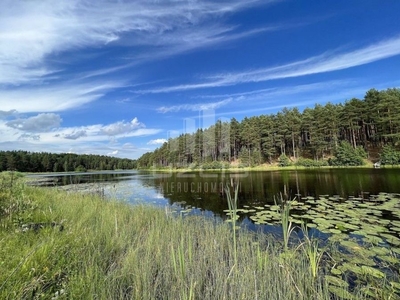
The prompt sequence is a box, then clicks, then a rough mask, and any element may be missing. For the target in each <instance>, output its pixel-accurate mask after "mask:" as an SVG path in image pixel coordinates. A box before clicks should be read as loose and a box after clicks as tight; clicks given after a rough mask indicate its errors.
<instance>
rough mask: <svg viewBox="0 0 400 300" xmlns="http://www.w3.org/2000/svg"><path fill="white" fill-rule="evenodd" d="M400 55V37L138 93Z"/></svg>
mask: <svg viewBox="0 0 400 300" xmlns="http://www.w3.org/2000/svg"><path fill="white" fill-rule="evenodd" d="M399 54H400V36H397V37H394V38H391V39H387V40H382V41H380V42H378V43H375V44H372V45H369V46H366V47H364V48H359V49H356V50H353V51H348V52H339V51H330V52H326V53H323V54H321V55H318V56H313V57H310V58H308V59H305V60H300V61H296V62H292V63H288V64H284V65H281V66H276V67H268V68H262V69H256V70H248V71H243V72H236V73H221V74H215V75H212V76H208V77H207V78H205V79H206V81H204V82H200V83H193V84H182V85H175V86H169V87H161V88H155V89H148V90H139V91H137V93H141V94H146V93H169V92H177V91H186V90H195V89H202V88H215V87H222V86H230V85H236V84H241V83H248V82H262V81H269V80H274V79H282V78H291V77H299V76H305V75H312V74H318V73H325V72H332V71H338V70H343V69H348V68H351V67H356V66H361V65H364V64H368V63H372V62H375V61H378V60H382V59H385V58H389V57H392V56H396V55H399Z"/></svg>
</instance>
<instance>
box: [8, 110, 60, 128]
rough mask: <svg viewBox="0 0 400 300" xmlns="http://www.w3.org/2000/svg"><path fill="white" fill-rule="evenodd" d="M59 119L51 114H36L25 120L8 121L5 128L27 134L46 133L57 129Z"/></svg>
mask: <svg viewBox="0 0 400 300" xmlns="http://www.w3.org/2000/svg"><path fill="white" fill-rule="evenodd" d="M61 121H62V119H61V117H60V116H59V115H57V114H53V113H45V114H38V115H37V116H34V117H30V118H27V119H16V120H12V121H8V122H7V123H6V125H7V126H9V127H11V128H14V129H18V130H21V131H28V132H46V131H50V130H52V129H55V128H58V127H59V126H60V124H61Z"/></svg>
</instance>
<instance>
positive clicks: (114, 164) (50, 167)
mask: <svg viewBox="0 0 400 300" xmlns="http://www.w3.org/2000/svg"><path fill="white" fill-rule="evenodd" d="M134 168H136V161H135V160H132V159H126V158H123V159H122V158H116V157H110V156H104V155H89V154H84V155H78V154H71V153H62V154H54V153H46V152H40V153H38V152H28V151H0V172H1V171H7V170H8V171H19V172H70V171H80V172H83V171H86V170H116V169H134Z"/></svg>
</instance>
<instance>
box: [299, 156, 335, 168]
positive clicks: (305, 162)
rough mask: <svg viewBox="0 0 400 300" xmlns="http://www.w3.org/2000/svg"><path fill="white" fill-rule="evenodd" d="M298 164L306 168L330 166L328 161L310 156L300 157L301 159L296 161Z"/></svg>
mask: <svg viewBox="0 0 400 300" xmlns="http://www.w3.org/2000/svg"><path fill="white" fill-rule="evenodd" d="M296 166H301V167H306V168H312V167H322V166H328V162H327V161H326V160H313V159H310V158H303V157H300V158H299V160H298V161H297V162H296Z"/></svg>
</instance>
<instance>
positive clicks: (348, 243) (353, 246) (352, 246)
mask: <svg viewBox="0 0 400 300" xmlns="http://www.w3.org/2000/svg"><path fill="white" fill-rule="evenodd" d="M340 244H341V245H342V246H344V247H346V248H348V249H352V250H358V249H361V247H360V245H359V244H358V243H356V242H353V241H348V240H346V241H340Z"/></svg>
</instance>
